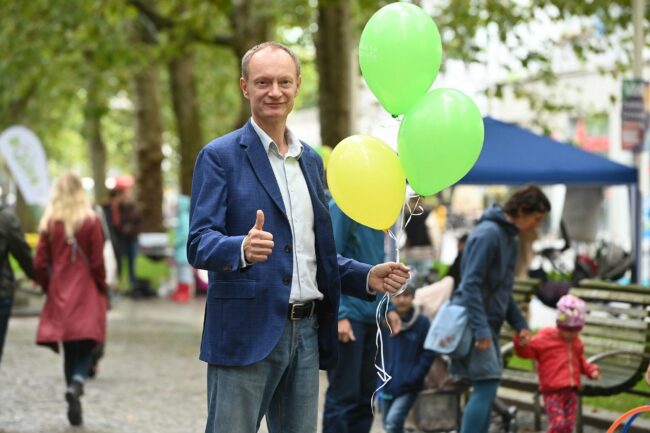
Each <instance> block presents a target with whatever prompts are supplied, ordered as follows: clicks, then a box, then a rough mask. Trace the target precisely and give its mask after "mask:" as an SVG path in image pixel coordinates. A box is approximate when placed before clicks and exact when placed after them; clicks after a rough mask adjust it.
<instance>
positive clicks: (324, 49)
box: [316, 0, 353, 147]
mask: <svg viewBox="0 0 650 433" xmlns="http://www.w3.org/2000/svg"><path fill="white" fill-rule="evenodd" d="M350 45H351V28H350V5H349V2H348V1H347V0H320V2H319V4H318V33H317V35H316V62H317V67H318V74H319V79H320V83H319V86H318V95H319V103H318V105H319V115H320V130H321V139H322V143H323V145H326V146H331V147H334V146H336V145H337V144H338V143H339V141H341V140H342V139H344V138H346V137H348V136H350V135H351V134H352V91H353V88H352V87H353V86H352V69H351V68H352V55H351V49H350Z"/></svg>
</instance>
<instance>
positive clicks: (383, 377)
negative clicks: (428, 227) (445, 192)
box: [370, 195, 424, 416]
mask: <svg viewBox="0 0 650 433" xmlns="http://www.w3.org/2000/svg"><path fill="white" fill-rule="evenodd" d="M415 197H417V201H416V202H415V206H413V209H411V204H410V201H411V199H412V198H415ZM421 198H422V197H421V196H419V195H413V196H409V197H408V198H407V199H406V203H405V205H406V207H407V208H408V212H409V217H408V219H407V220H406V223H405V224H402V223H403V221H404V209H403V208H402V212H400V216H399V222H398V224H397V226H398V232H397V235H395V234H394V233H393V232H392V231H389V232H388V234H389V236H390V237H391V238H392V239H393V240H395V253H396V258H395V261H396V262H399V245H400V240H401V237H402V234H403V233H404V229H405V228H406V226H407V225H408V224H409V223H410V222H411V218H412V217H413V215H422V213H423V212H424V209H422V207H421V206H420V199H421ZM405 289H406V284H404V286H403V287H402V288H401V289H400V290H398V291H397V292H395V294H394V295H393V296H397V295H399V294H400V293H402V292H403V291H404V290H405ZM389 302H390V295H389V294H388V293H384V296H383V297H382V298H381V301H379V305H377V309H376V310H375V323H376V325H377V333H376V335H375V346H376V347H377V352H376V353H375V369H376V370H377V376H379V380H380V381H381V385H379V387H378V388H377V389H376V390H375V392H373V393H372V397H370V409H371V410H372V414H373V416H374V415H375V406H374V404H373V402H374V401H375V395H376V394H377V393H378V392H379V391H380V390H381V389H382V388H383V387H385V386H386V385H387V384H388V382H389V381H390V380H391V379H392V377H391V375H390V374H388V372H387V371H386V363H385V360H384V338H383V335H382V332H381V316H382V308H384V307H385V308H384V312H383V315H384V321H385V322H386V325H387V326H388V330H389V331H390V334H391V335H393V329H392V328H391V326H390V323H389V322H388V303H389ZM377 358H379V364H377Z"/></svg>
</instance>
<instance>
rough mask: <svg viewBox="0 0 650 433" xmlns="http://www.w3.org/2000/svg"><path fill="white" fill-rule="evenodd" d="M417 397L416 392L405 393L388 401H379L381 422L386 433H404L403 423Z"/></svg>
mask: <svg viewBox="0 0 650 433" xmlns="http://www.w3.org/2000/svg"><path fill="white" fill-rule="evenodd" d="M417 397H418V393H417V392H407V393H406V394H402V395H400V396H398V397H395V398H392V399H390V400H389V399H384V398H382V399H381V400H380V401H381V420H382V421H383V423H384V430H385V431H386V433H404V421H406V416H407V415H408V413H409V410H411V407H412V406H413V403H415V399H416V398H417Z"/></svg>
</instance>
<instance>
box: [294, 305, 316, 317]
mask: <svg viewBox="0 0 650 433" xmlns="http://www.w3.org/2000/svg"><path fill="white" fill-rule="evenodd" d="M314 314H316V301H307V302H294V303H293V304H289V320H301V319H307V318H308V317H311V316H313V315H314Z"/></svg>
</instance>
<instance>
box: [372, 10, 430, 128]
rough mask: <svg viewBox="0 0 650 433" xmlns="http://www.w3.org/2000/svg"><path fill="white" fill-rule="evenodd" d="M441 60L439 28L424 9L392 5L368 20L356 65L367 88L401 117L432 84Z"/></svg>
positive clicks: (386, 107) (387, 108)
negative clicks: (359, 67)
mask: <svg viewBox="0 0 650 433" xmlns="http://www.w3.org/2000/svg"><path fill="white" fill-rule="evenodd" d="M441 58H442V44H441V42H440V33H439V32H438V27H436V24H435V23H434V22H433V20H432V19H431V17H430V16H429V15H427V13H426V12H424V10H422V9H421V8H419V7H418V6H415V5H413V4H410V3H391V4H389V5H387V6H384V7H383V8H381V9H379V10H378V11H377V12H375V14H374V15H373V16H372V17H371V18H370V20H368V22H367V23H366V26H365V27H364V29H363V32H362V33H361V39H360V41H359V65H360V66H361V72H362V74H363V77H364V78H365V80H366V83H367V84H368V87H369V88H370V90H371V91H372V93H374V95H375V96H376V97H377V99H378V100H379V102H381V104H382V105H383V106H384V108H385V109H386V110H387V111H388V112H389V113H391V114H392V115H395V116H396V115H398V114H403V113H406V112H407V111H408V109H409V108H410V107H411V106H413V104H415V102H416V101H417V100H418V99H419V98H420V97H421V96H422V95H424V94H425V93H426V92H427V90H429V88H430V87H431V84H433V80H435V78H436V75H438V71H439V70H440V61H441Z"/></svg>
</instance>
